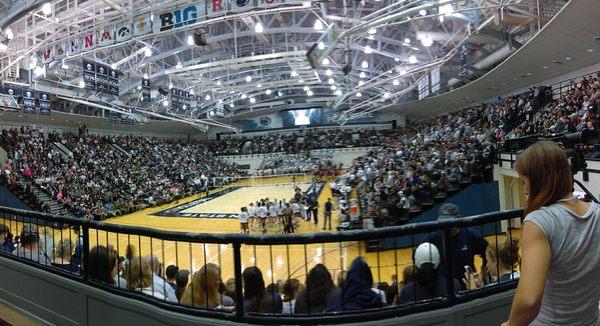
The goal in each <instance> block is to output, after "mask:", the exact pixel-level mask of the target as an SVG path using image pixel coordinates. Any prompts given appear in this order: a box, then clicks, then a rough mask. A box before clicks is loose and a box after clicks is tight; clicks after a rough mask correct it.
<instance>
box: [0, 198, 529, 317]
mask: <svg viewBox="0 0 600 326" xmlns="http://www.w3.org/2000/svg"><path fill="white" fill-rule="evenodd" d="M522 215H523V211H522V210H511V211H504V212H494V213H488V214H482V215H477V216H470V217H464V218H460V219H452V220H444V221H435V222H424V223H419V224H407V225H402V226H395V227H384V228H379V229H371V230H353V231H347V232H327V233H326V232H323V233H314V234H292V235H289V234H286V235H248V234H203V233H187V232H173V231H163V230H156V229H151V228H146V227H133V226H124V225H117V224H112V223H104V222H96V221H85V220H80V219H74V218H69V217H63V216H56V215H50V214H43V213H38V212H31V211H25V210H18V209H13V208H7V207H0V224H4V225H5V226H6V227H8V228H9V229H10V230H19V232H20V239H18V240H19V241H16V240H17V239H16V237H15V239H14V240H15V241H14V242H13V243H12V245H7V244H6V243H5V244H3V245H2V248H3V250H0V256H1V257H5V258H10V259H13V260H18V261H20V262H22V263H25V264H28V265H31V266H34V267H36V268H40V269H42V270H45V271H47V272H50V273H54V274H58V275H61V276H64V277H67V278H69V279H72V280H76V281H78V282H81V283H84V284H87V285H90V286H94V287H97V288H101V289H104V290H106V291H110V292H112V293H115V294H118V295H122V296H126V297H129V298H134V299H138V300H142V301H145V302H148V303H152V304H154V305H156V306H158V307H160V308H164V309H168V310H171V311H176V312H181V313H186V314H192V315H197V316H202V317H209V318H219V319H224V320H230V321H238V322H248V323H262V324H270V323H277V324H311V323H319V324H324V323H342V322H358V321H367V320H375V319H385V318H392V317H398V316H403V315H406V314H410V313H415V312H421V311H428V310H433V309H438V308H444V307H450V306H453V305H455V304H459V303H463V302H466V301H470V300H473V299H476V298H482V297H485V296H489V295H492V294H496V293H499V292H502V291H506V290H509V289H513V288H515V287H516V283H517V280H516V279H513V278H512V277H511V280H510V281H501V278H500V277H498V275H496V277H497V280H495V281H490V279H489V278H484V279H487V280H488V282H485V283H487V285H485V286H482V287H481V288H478V289H474V290H468V291H457V289H456V287H457V284H459V283H457V281H456V280H462V279H463V277H465V275H462V274H461V275H456V274H457V273H456V270H457V269H456V268H457V267H459V268H462V266H461V265H457V264H461V263H462V262H454V261H453V254H452V253H453V250H454V248H453V241H452V237H453V232H455V231H456V228H460V230H465V231H464V232H466V234H467V237H469V236H471V237H474V238H473V239H470V238H469V241H471V240H472V241H476V239H480V238H481V237H482V236H485V238H483V239H487V240H485V241H486V242H485V243H486V244H487V242H488V241H489V243H490V244H488V248H489V247H493V246H494V244H495V245H496V250H498V249H499V243H500V242H501V241H502V240H504V241H511V240H512V239H513V232H515V231H514V230H513V229H512V228H511V224H510V223H511V219H513V218H517V217H522ZM501 221H506V222H507V223H508V228H507V229H506V230H503V229H502V226H501V225H500V222H501ZM0 231H1V230H0ZM36 231H37V232H36ZM36 234H38V235H39V236H37V238H36ZM0 238H1V237H0ZM435 239H437V240H439V241H441V243H440V244H439V246H440V248H439V252H440V255H441V256H442V264H441V265H440V267H439V273H440V274H444V275H447V277H446V282H445V284H446V289H445V290H444V292H443V293H442V294H441V295H431V297H428V298H425V299H423V298H419V294H418V293H417V290H416V288H417V285H416V284H417V283H418V282H417V281H416V279H415V280H413V281H412V283H413V288H414V291H415V292H414V293H404V292H403V291H405V292H406V291H408V290H407V289H408V285H409V284H410V283H411V282H409V280H408V279H402V280H401V278H400V277H398V278H397V281H398V285H396V284H393V286H394V287H396V290H397V291H396V292H395V293H394V294H393V295H391V296H389V293H388V292H385V295H386V297H387V298H388V300H390V301H391V302H388V304H385V305H384V304H380V305H377V306H376V307H369V306H364V307H361V309H358V310H356V309H355V308H352V309H350V308H347V309H346V308H345V307H346V305H345V303H344V304H342V306H341V307H342V308H341V309H339V308H338V309H329V308H330V307H329V306H328V308H327V309H321V310H319V311H316V312H315V313H310V308H309V313H299V312H296V313H295V314H282V313H281V311H282V309H281V306H279V307H278V308H276V307H275V305H280V304H281V305H284V304H286V303H287V301H285V302H282V301H281V299H278V298H280V294H279V291H277V292H275V290H276V289H277V288H276V287H274V286H273V285H270V286H269V287H267V290H264V285H263V284H260V285H258V287H259V289H258V290H259V291H260V292H261V293H262V298H263V301H260V302H261V307H262V303H264V302H267V301H268V302H269V303H268V304H267V306H266V307H263V308H261V309H259V311H262V312H259V313H258V312H251V311H248V306H249V305H248V302H245V301H244V298H246V299H249V297H252V296H251V294H252V293H250V292H251V291H250V288H251V287H246V288H244V286H247V285H248V284H252V283H253V281H252V282H251V281H250V280H251V278H248V279H245V278H246V277H247V275H246V274H250V272H248V270H249V267H258V269H259V270H263V271H264V270H268V272H267V273H266V274H263V275H264V276H263V275H259V278H260V282H264V283H266V284H268V283H269V282H270V283H271V284H277V283H276V280H282V281H283V280H286V281H287V280H291V279H298V278H299V277H303V276H305V275H306V276H310V275H312V273H315V272H314V271H313V270H314V269H315V268H316V266H318V265H320V264H322V265H323V266H324V267H325V268H326V270H330V271H334V272H336V274H337V275H336V276H337V277H336V279H339V280H341V282H342V285H341V286H340V287H338V288H337V289H339V290H337V291H338V292H339V298H338V300H341V301H342V302H345V301H344V300H345V296H346V295H348V293H349V292H344V291H350V289H351V287H350V286H348V284H350V283H343V282H345V281H344V278H343V275H345V272H343V271H345V270H346V269H347V266H348V265H349V260H348V258H352V257H350V256H353V257H362V259H363V260H364V261H365V262H367V264H368V268H369V272H368V274H369V275H372V278H373V280H374V281H377V283H379V286H382V284H381V283H382V280H384V279H385V278H386V277H391V276H392V275H398V276H399V275H402V274H401V273H400V272H399V271H400V268H401V267H404V274H405V275H410V274H406V270H410V269H412V271H413V272H414V273H417V269H416V267H415V262H414V260H413V259H412V258H407V257H412V250H413V248H414V247H416V246H417V244H419V243H421V242H423V241H429V242H432V243H435ZM474 239H475V240H474ZM367 240H379V241H393V242H394V243H401V242H404V243H406V244H407V245H405V246H404V248H401V247H402V246H395V248H396V249H393V250H388V251H385V252H374V253H373V252H366V248H365V244H364V243H363V241H367ZM8 241H9V242H10V241H11V239H10V237H9V239H8ZM69 242H70V245H67V246H71V247H74V250H73V248H70V249H69V250H65V243H67V244H68V243H69ZM32 243H33V245H32ZM0 244H1V242H0ZM132 248H135V249H132ZM319 248H320V249H319ZM315 249H316V250H315ZM363 249H364V250H363ZM480 249H481V248H480ZM483 249H484V250H487V248H483ZM127 250H130V252H128V253H127V255H126V256H127V257H126V259H125V262H122V259H118V262H117V259H116V258H115V257H119V256H121V255H125V253H126V251H127ZM312 251H316V252H317V255H315V256H314V257H312V255H309V252H312ZM65 252H66V254H65ZM215 252H216V255H215ZM70 253H72V255H69V254H70ZM478 254H479V255H481V256H482V257H485V254H483V253H482V252H481V250H480V251H479V252H478ZM78 255H79V256H78ZM275 255H279V257H277V256H275ZM168 256H170V257H168ZM61 257H62V258H61ZM110 257H111V258H110ZM173 257H174V259H173ZM309 257H310V259H309ZM61 259H62V260H61ZM77 259H80V260H81V262H80V263H73V261H74V260H75V261H76V260H77ZM483 259H484V262H485V258H483ZM67 260H70V263H69V264H67ZM169 260H174V262H173V264H174V265H177V266H180V268H182V269H183V268H184V267H187V268H188V269H189V270H190V272H191V274H190V277H191V281H190V282H189V283H188V284H187V286H185V287H184V288H182V289H183V296H180V295H179V292H176V294H175V295H176V296H177V299H176V300H173V299H172V298H171V295H170V290H169V288H170V287H171V285H169V284H167V283H165V281H164V279H163V278H162V274H163V273H164V272H165V267H164V265H167V262H168V261H169ZM293 260H295V262H294V261H293ZM248 262H250V263H248ZM121 264H124V265H125V266H121ZM144 264H149V265H144ZM163 264H164V265H163ZM245 264H246V266H244V265H245ZM293 264H295V265H293ZM106 265H108V266H106ZM142 265H144V267H143V268H142ZM292 265H293V266H292ZM471 265H473V264H471ZM496 265H498V264H496ZM211 266H212V267H211ZM275 266H278V267H280V268H279V269H277V270H276V269H275ZM209 267H210V268H213V269H214V268H217V270H218V278H219V282H220V281H221V279H224V278H225V277H227V278H230V280H229V282H228V283H230V285H232V287H233V290H228V289H227V287H226V288H225V289H224V290H222V291H221V290H219V295H220V298H221V300H217V301H215V302H218V303H219V305H218V306H216V305H214V304H209V303H210V302H211V300H212V297H211V298H209V292H210V293H213V292H211V288H214V284H213V285H212V286H211V285H209V284H212V283H209V280H208V278H209V276H207V275H209V273H208V272H206V273H203V272H202V271H207V270H209ZM244 267H246V268H245V269H244ZM122 268H124V269H125V271H123V272H122V271H121V269H122ZM136 268H139V271H138V270H137V269H136ZM148 269H149V270H150V271H151V273H152V274H151V275H150V274H149V273H150V272H148ZM106 271H109V272H110V273H116V276H112V274H111V275H110V276H107V274H106ZM254 271H256V269H254ZM487 272H489V275H493V271H487ZM487 272H484V270H482V275H483V274H484V273H485V275H488V274H487ZM513 272H516V270H513ZM277 273H279V274H278V275H277V276H276V274H277ZM352 273H353V271H352V269H350V270H349V271H348V274H347V275H348V276H347V277H348V279H350V278H351V277H355V276H356V273H355V274H352ZM340 275H342V277H340ZM351 275H354V276H351ZM511 275H512V274H511ZM254 276H256V274H255V275H254ZM103 278H104V279H103ZM123 278H124V280H123ZM148 279H151V281H149V280H148ZM243 279H244V282H243V281H242V280H243ZM255 280H256V279H255ZM212 281H214V279H211V280H210V282H212ZM123 282H125V283H126V284H122V283H123ZM260 282H259V283H260ZM366 282H368V280H367V281H366ZM403 282H405V284H402V283H403ZM415 282H417V283H415ZM202 284H204V286H202ZM338 285H339V284H338ZM401 285H403V287H401ZM313 286H314V284H313V283H311V281H310V280H309V279H308V278H307V282H306V288H305V290H304V292H303V293H304V295H305V297H309V295H310V290H311V289H314V287H313ZM462 286H464V284H463V285H461V287H462ZM400 287H401V288H400ZM255 288H256V287H255ZM260 288H262V289H260ZM391 288H392V289H393V287H391ZM243 289H244V290H243ZM263 290H264V291H263ZM334 290H335V289H334V288H331V289H330V292H329V294H330V293H332V291H334ZM173 291H178V290H173ZM186 292H189V293H187V294H186ZM392 292H393V291H392ZM196 293H200V295H201V296H196ZM226 293H229V295H231V296H232V299H233V300H232V301H233V305H232V306H229V307H225V305H226V300H224V298H225V294H226ZM296 293H298V292H296ZM301 293H302V291H300V293H298V296H296V299H298V300H299V298H300V297H301V295H300V294H301ZM159 294H162V295H159ZM329 294H328V296H329ZM40 295H43V294H40ZM186 295H187V299H185V297H186ZM204 295H206V300H202V297H203V296H204ZM407 296H408V297H411V298H412V299H410V300H408V302H407V301H406V300H404V301H403V299H402V298H403V297H404V298H406V297H407ZM190 297H191V300H192V301H191V303H190V301H189V298H190ZM269 297H270V300H267V299H265V298H269ZM186 300H187V301H186ZM194 300H196V302H194ZM265 300H266V301H265ZM178 301H181V302H178ZM199 301H201V302H199ZM381 301H382V302H383V296H382V298H381ZM204 303H205V304H204ZM230 304H231V303H230ZM271 304H272V305H273V307H272V308H273V309H270V307H269V305H271ZM307 305H308V300H307ZM327 305H328V303H327ZM295 307H296V309H298V304H297V303H296V305H295Z"/></svg>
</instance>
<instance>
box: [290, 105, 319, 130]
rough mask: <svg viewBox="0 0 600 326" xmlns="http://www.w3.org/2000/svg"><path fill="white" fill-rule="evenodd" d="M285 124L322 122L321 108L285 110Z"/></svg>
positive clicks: (300, 124) (301, 124)
mask: <svg viewBox="0 0 600 326" xmlns="http://www.w3.org/2000/svg"><path fill="white" fill-rule="evenodd" d="M281 114H283V126H284V127H292V126H308V125H318V124H321V108H311V109H300V110H288V111H283V112H282V113H281Z"/></svg>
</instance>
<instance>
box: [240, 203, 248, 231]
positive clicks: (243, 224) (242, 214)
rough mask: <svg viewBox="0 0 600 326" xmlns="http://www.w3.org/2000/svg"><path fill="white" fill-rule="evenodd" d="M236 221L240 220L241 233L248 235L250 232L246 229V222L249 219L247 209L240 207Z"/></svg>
mask: <svg viewBox="0 0 600 326" xmlns="http://www.w3.org/2000/svg"><path fill="white" fill-rule="evenodd" d="M238 219H239V220H240V229H241V233H250V230H249V229H248V220H249V219H250V216H249V215H248V208H246V207H242V209H241V211H240V214H239V215H238Z"/></svg>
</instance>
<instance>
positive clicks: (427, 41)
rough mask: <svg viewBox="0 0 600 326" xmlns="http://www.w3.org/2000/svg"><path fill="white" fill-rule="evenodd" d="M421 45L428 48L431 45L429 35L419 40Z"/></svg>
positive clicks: (431, 41)
mask: <svg viewBox="0 0 600 326" xmlns="http://www.w3.org/2000/svg"><path fill="white" fill-rule="evenodd" d="M421 44H423V46H424V47H430V46H431V45H432V44H433V40H432V39H431V37H429V35H425V36H424V37H423V38H422V39H421Z"/></svg>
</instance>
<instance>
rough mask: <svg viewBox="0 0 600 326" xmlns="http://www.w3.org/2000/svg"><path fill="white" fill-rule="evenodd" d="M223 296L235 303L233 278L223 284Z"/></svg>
mask: <svg viewBox="0 0 600 326" xmlns="http://www.w3.org/2000/svg"><path fill="white" fill-rule="evenodd" d="M223 294H225V295H226V296H228V297H230V298H232V299H233V300H234V301H235V296H236V295H235V278H233V277H231V278H229V279H228V280H227V282H225V291H223Z"/></svg>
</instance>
